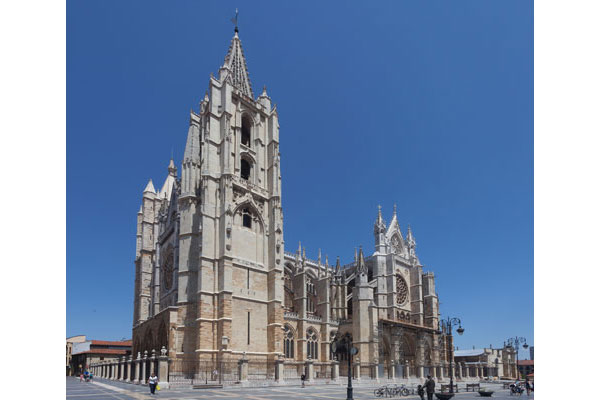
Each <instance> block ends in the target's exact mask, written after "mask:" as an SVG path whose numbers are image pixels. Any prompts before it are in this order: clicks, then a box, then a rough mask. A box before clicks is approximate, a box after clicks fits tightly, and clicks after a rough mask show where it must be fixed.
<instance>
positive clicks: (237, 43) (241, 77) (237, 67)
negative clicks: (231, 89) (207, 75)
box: [220, 17, 254, 99]
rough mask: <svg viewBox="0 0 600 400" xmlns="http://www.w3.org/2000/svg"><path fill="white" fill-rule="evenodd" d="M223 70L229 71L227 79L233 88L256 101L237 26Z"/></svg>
mask: <svg viewBox="0 0 600 400" xmlns="http://www.w3.org/2000/svg"><path fill="white" fill-rule="evenodd" d="M236 19H237V17H236ZM221 69H227V70H229V73H228V74H227V77H226V79H228V80H229V81H230V83H231V84H232V85H233V86H235V87H237V88H238V89H239V90H241V91H242V93H243V94H245V95H246V96H248V97H251V98H252V99H254V93H253V92H252V83H250V76H249V74H248V67H247V65H246V57H244V51H243V50H242V42H241V40H240V38H239V36H238V30H237V25H236V30H235V34H234V35H233V39H231V44H230V45H229V51H228V52H227V55H226V56H225V62H223V66H222V67H221ZM220 78H223V75H221V76H220Z"/></svg>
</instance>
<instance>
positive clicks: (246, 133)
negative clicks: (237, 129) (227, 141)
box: [242, 115, 252, 147]
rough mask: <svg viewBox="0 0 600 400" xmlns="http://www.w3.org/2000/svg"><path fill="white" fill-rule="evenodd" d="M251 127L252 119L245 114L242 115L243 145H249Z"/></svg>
mask: <svg viewBox="0 0 600 400" xmlns="http://www.w3.org/2000/svg"><path fill="white" fill-rule="evenodd" d="M251 127H252V119H251V118H250V117H249V116H247V115H244V116H243V117H242V144H243V145H244V146H248V147H250V143H251V137H252V135H251V129H252V128H251Z"/></svg>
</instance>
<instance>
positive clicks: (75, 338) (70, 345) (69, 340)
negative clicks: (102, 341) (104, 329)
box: [67, 335, 85, 376]
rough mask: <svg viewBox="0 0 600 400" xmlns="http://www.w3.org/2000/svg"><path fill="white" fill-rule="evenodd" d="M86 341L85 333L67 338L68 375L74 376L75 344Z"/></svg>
mask: <svg viewBox="0 0 600 400" xmlns="http://www.w3.org/2000/svg"><path fill="white" fill-rule="evenodd" d="M82 342H85V335H77V336H71V337H68V338H67V376H72V375H73V374H74V373H75V371H74V368H73V363H72V359H73V344H74V343H82Z"/></svg>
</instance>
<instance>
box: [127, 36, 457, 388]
mask: <svg viewBox="0 0 600 400" xmlns="http://www.w3.org/2000/svg"><path fill="white" fill-rule="evenodd" d="M208 86H209V87H208V91H207V93H206V95H205V96H204V99H203V100H202V102H201V103H200V109H199V111H198V112H195V111H192V112H191V113H190V122H189V130H188V134H187V142H186V146H185V152H184V156H183V162H182V165H181V177H178V174H177V168H176V167H175V164H174V163H173V160H171V162H170V164H169V165H168V174H167V177H166V179H165V181H164V184H163V185H162V187H161V189H160V190H158V191H157V190H156V189H155V188H154V186H153V183H152V181H150V182H148V185H147V186H146V189H145V190H144V192H143V196H142V204H141V207H140V210H139V212H138V215H137V242H136V258H135V296H134V317H133V336H132V338H133V354H134V358H135V357H136V355H137V358H138V359H140V360H141V359H142V356H141V355H144V354H145V356H144V357H147V356H148V357H150V356H149V355H152V354H156V352H158V351H159V350H160V349H162V348H163V346H164V349H165V350H166V357H168V359H169V363H168V368H169V370H168V380H169V383H170V384H174V383H177V382H181V383H196V382H209V381H217V380H218V381H219V382H221V383H227V382H239V381H248V380H250V381H252V380H264V379H267V380H275V381H285V380H291V379H297V378H298V377H299V376H300V375H301V374H302V373H303V372H307V378H308V379H310V380H312V379H336V378H338V377H339V376H343V375H346V373H347V371H346V369H347V368H346V363H344V362H340V361H341V360H333V359H332V354H331V352H330V342H331V340H332V339H333V338H334V336H335V335H336V333H338V334H344V333H346V332H350V333H351V335H352V338H353V342H354V344H355V346H357V347H358V348H359V351H360V352H359V354H358V357H356V359H355V366H354V368H355V370H354V373H355V374H356V376H357V377H358V378H361V379H366V378H372V379H373V378H374V379H393V378H409V377H416V378H422V377H423V376H425V375H427V374H431V375H433V376H434V377H438V378H440V379H443V378H444V377H447V374H448V362H449V361H450V360H449V349H450V348H451V346H452V345H453V344H452V341H451V337H446V336H443V335H442V334H441V332H440V330H439V326H438V318H439V310H438V297H437V294H436V291H435V279H434V275H433V273H432V272H425V271H424V268H423V266H422V265H421V263H420V262H419V259H418V257H417V254H416V250H415V246H416V242H415V238H414V236H413V233H412V231H411V229H410V228H408V230H407V231H406V235H404V234H403V233H402V231H401V229H400V225H399V222H398V217H397V215H396V209H395V208H394V212H393V215H392V218H391V221H390V222H389V224H387V225H386V223H385V222H384V219H383V217H382V214H381V209H379V211H378V213H377V216H376V220H375V226H374V236H375V251H374V253H373V254H371V255H370V256H365V255H364V252H363V249H362V248H361V249H360V250H359V251H356V252H355V255H354V262H352V263H350V264H348V265H343V266H342V265H340V261H339V258H338V260H337V261H336V263H335V266H333V265H330V263H329V260H328V259H327V257H325V258H324V259H323V258H322V257H321V255H320V251H319V257H318V259H317V260H309V259H308V258H306V251H305V249H303V248H301V246H299V247H298V249H297V251H296V252H287V251H285V250H284V238H283V211H282V199H281V171H280V151H279V123H278V114H277V107H274V106H273V105H272V103H271V99H270V98H269V96H268V94H267V91H266V89H263V91H262V93H261V94H260V96H258V98H256V99H255V97H254V93H253V90H252V85H251V83H250V79H249V76H248V69H247V66H246V60H245V57H244V53H243V51H242V44H241V41H240V39H239V37H238V32H237V28H236V32H235V35H234V37H233V39H232V41H231V45H230V47H229V51H228V52H227V55H226V56H225V61H224V63H223V66H222V67H221V68H220V70H219V74H218V78H217V77H213V76H212V75H211V77H210V79H209V85H208ZM284 137H285V136H284ZM152 357H154V356H152ZM140 365H141V364H140ZM146 368H148V367H146ZM142 372H143V373H142V375H147V373H149V370H146V371H142ZM137 379H140V378H137ZM160 379H161V381H165V377H164V376H161V377H160Z"/></svg>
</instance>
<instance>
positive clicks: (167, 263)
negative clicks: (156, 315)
mask: <svg viewBox="0 0 600 400" xmlns="http://www.w3.org/2000/svg"><path fill="white" fill-rule="evenodd" d="M173 257H174V255H173V248H172V247H171V245H169V247H167V249H166V250H165V253H164V256H163V261H162V266H161V275H162V278H163V286H164V288H165V290H171V288H172V287H173Z"/></svg>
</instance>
